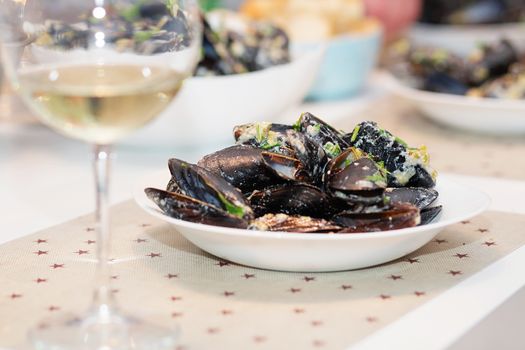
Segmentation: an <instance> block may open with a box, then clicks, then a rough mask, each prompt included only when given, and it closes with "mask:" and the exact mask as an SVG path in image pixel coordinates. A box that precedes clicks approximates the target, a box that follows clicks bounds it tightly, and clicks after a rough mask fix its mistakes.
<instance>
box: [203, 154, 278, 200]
mask: <svg viewBox="0 0 525 350" xmlns="http://www.w3.org/2000/svg"><path fill="white" fill-rule="evenodd" d="M263 152H264V150H262V149H259V148H255V147H252V146H245V145H235V146H231V147H228V148H225V149H222V150H220V151H217V152H214V153H212V154H209V155H206V156H204V157H203V158H202V159H201V160H199V162H198V163H197V164H198V165H199V166H201V167H203V168H205V169H207V170H209V171H211V172H212V173H214V174H216V175H218V176H221V177H222V178H224V179H225V180H226V181H228V182H229V183H230V184H231V185H233V186H235V187H237V188H239V189H240V190H241V191H242V192H243V193H249V192H251V191H253V190H256V189H261V188H265V187H268V186H271V185H276V184H279V183H283V182H285V180H284V179H283V178H281V177H279V176H278V175H277V174H276V173H275V171H273V170H272V169H270V168H269V167H268V166H267V165H266V163H265V162H264V160H263V156H262V153H263Z"/></svg>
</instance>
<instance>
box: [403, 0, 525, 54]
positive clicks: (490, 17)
mask: <svg viewBox="0 0 525 350" xmlns="http://www.w3.org/2000/svg"><path fill="white" fill-rule="evenodd" d="M419 22H420V23H419V24H418V25H416V26H414V27H413V28H412V30H411V31H410V33H409V39H410V40H411V41H412V42H414V43H415V44H418V45H427V46H436V47H440V48H444V49H447V50H451V51H452V52H454V53H456V54H459V55H467V54H468V53H469V52H471V51H472V50H473V49H475V47H476V45H477V44H478V43H479V41H480V40H482V41H483V42H485V43H492V42H494V41H498V40H500V39H501V38H506V39H508V40H510V41H511V42H513V43H514V44H515V45H517V47H518V48H519V49H522V50H523V49H525V40H524V38H525V0H425V1H424V2H423V8H422V13H421V17H420V19H419Z"/></svg>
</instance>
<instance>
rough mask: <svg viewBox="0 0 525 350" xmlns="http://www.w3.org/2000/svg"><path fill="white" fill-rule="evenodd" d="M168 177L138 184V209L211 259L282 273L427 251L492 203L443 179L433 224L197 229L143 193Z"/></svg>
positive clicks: (330, 268) (356, 265)
mask: <svg viewBox="0 0 525 350" xmlns="http://www.w3.org/2000/svg"><path fill="white" fill-rule="evenodd" d="M169 178H170V175H169V173H168V172H167V171H165V172H161V173H154V174H151V175H149V176H147V177H145V178H143V179H142V180H141V181H139V182H138V184H137V185H136V187H135V188H134V197H135V200H136V202H137V203H138V205H139V206H140V207H142V208H143V209H144V210H145V211H146V212H148V213H149V214H151V215H153V216H155V217H157V218H159V219H161V220H164V221H166V222H168V223H170V224H172V225H173V226H174V227H175V228H176V229H177V231H178V232H180V233H181V234H182V235H183V236H184V237H186V239H188V240H189V241H191V242H192V243H193V244H195V245H196V246H198V247H199V248H201V249H203V250H205V251H207V252H208V253H210V254H213V255H215V256H218V257H220V258H223V259H226V260H230V261H233V262H236V263H239V264H243V265H248V266H253V267H257V268H263V269H270V270H280V271H297V272H299V271H300V272H325V271H342V270H351V269H359V268H363V267H369V266H373V265H377V264H381V263H385V262H387V261H391V260H394V259H397V258H400V257H402V256H404V255H406V254H409V253H411V252H413V251H414V250H416V249H418V248H420V247H422V246H423V245H425V244H426V243H428V242H429V241H430V240H431V239H432V238H434V237H435V236H436V235H437V234H438V233H439V232H440V231H441V230H443V229H444V228H445V227H447V226H450V225H452V224H455V223H457V222H459V221H462V220H467V219H469V218H471V217H473V216H475V215H478V214H479V213H481V212H482V211H484V210H485V209H486V208H487V207H488V205H489V202H490V200H489V198H488V197H487V195H485V194H484V193H482V192H479V191H478V190H476V189H472V188H469V187H466V186H463V185H459V184H457V183H455V182H453V181H451V180H449V179H447V177H446V176H441V177H440V178H439V181H438V185H437V187H436V189H437V190H438V191H439V193H440V197H439V204H442V205H443V212H442V214H441V217H440V218H439V220H438V221H437V222H435V223H432V224H428V225H424V226H418V227H412V228H407V229H402V230H395V231H385V232H374V233H358V234H344V235H343V234H341V235H337V234H331V235H328V234H301V233H285V232H259V231H249V230H243V229H234V228H225V227H218V226H210V225H203V224H196V223H192V222H187V221H182V220H177V219H174V218H172V217H169V216H167V215H165V214H163V213H162V212H161V211H160V210H159V209H158V208H157V206H156V205H155V204H154V203H153V202H152V201H150V200H149V199H148V197H147V196H146V195H145V194H144V188H146V187H157V188H165V186H166V183H167V182H168V180H169Z"/></svg>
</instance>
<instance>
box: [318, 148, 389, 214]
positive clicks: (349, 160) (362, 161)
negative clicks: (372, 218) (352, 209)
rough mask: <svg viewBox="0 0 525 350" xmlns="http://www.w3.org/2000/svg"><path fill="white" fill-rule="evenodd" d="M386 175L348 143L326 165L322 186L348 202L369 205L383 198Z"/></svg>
mask: <svg viewBox="0 0 525 350" xmlns="http://www.w3.org/2000/svg"><path fill="white" fill-rule="evenodd" d="M386 176H387V173H386V170H385V169H384V167H383V166H381V165H380V164H378V163H376V162H375V161H374V160H372V159H371V158H369V157H368V156H367V154H365V153H364V152H362V151H361V150H359V149H357V148H354V147H350V148H348V149H347V150H346V151H344V152H343V153H341V154H340V155H339V156H338V157H336V158H335V159H333V160H332V161H331V162H330V164H329V165H328V170H327V173H326V177H325V187H326V189H327V191H328V192H329V193H331V194H332V195H333V196H335V197H337V198H340V199H342V200H345V201H347V202H349V204H355V203H362V204H366V205H372V204H377V203H380V202H382V201H383V192H384V190H385V188H386V186H387V178H386Z"/></svg>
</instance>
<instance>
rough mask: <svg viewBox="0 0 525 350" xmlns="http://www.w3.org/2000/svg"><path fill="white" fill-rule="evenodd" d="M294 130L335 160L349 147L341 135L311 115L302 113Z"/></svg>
mask: <svg viewBox="0 0 525 350" xmlns="http://www.w3.org/2000/svg"><path fill="white" fill-rule="evenodd" d="M294 129H295V130H297V131H300V132H302V133H303V134H304V135H305V136H306V137H308V138H309V139H311V140H312V141H313V142H315V143H317V144H318V145H320V146H321V147H322V148H323V149H324V150H325V152H326V155H327V156H328V157H329V158H335V157H337V156H338V155H339V154H341V152H342V151H344V150H345V149H347V148H348V147H349V146H350V145H349V144H348V143H347V142H346V141H345V140H344V139H343V133H341V132H339V131H337V130H336V129H335V128H333V127H332V126H331V125H329V124H327V123H326V122H324V121H323V120H321V119H319V118H317V117H316V116H314V115H313V114H311V113H308V112H307V113H303V114H301V117H300V118H299V120H298V121H297V122H296V123H295V125H294Z"/></svg>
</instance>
